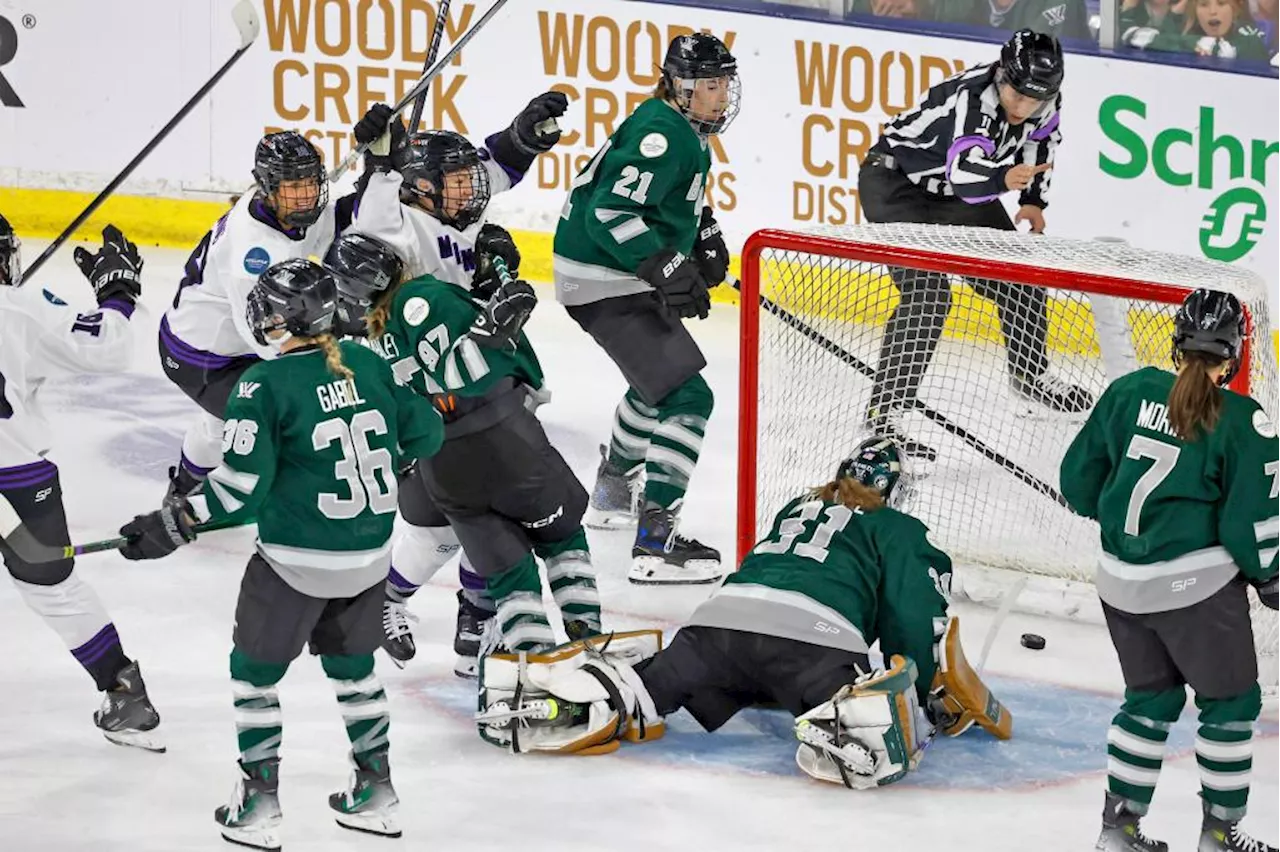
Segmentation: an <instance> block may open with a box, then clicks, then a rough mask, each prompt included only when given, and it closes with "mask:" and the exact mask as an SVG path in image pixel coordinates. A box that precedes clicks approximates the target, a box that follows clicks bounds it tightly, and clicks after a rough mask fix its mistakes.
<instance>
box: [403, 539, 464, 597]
mask: <svg viewBox="0 0 1280 852" xmlns="http://www.w3.org/2000/svg"><path fill="white" fill-rule="evenodd" d="M461 547H462V545H460V544H458V536H457V535H455V534H454V532H453V529H452V528H451V527H415V526H406V527H405V530H404V533H403V534H401V536H400V538H398V539H397V540H396V543H395V547H394V548H393V549H392V551H391V571H390V573H388V574H387V587H388V591H390V592H392V593H398V594H399V595H400V596H401V597H402V598H407V597H408V596H409V595H412V594H413V593H414V592H416V591H417V590H418V587H419V586H421V585H423V584H424V583H426V582H428V581H430V579H431V578H432V577H434V576H435V574H436V572H437V571H439V570H440V569H441V568H443V567H444V564H445V563H446V562H448V561H449V560H450V559H452V558H453V555H454V554H455V553H457V552H458V551H459V550H460V549H461Z"/></svg>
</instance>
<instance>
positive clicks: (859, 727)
mask: <svg viewBox="0 0 1280 852" xmlns="http://www.w3.org/2000/svg"><path fill="white" fill-rule="evenodd" d="M916 676H917V675H916V665H915V663H913V662H912V661H911V660H910V659H908V658H906V657H901V656H895V657H893V659H892V660H891V661H890V668H889V670H888V671H883V670H877V671H874V672H871V673H870V674H867V675H863V676H862V677H860V678H858V680H857V681H855V682H854V683H852V684H850V685H848V686H844V687H841V688H840V690H839V691H838V692H836V694H835V695H834V696H832V697H831V700H830V701H827V702H825V703H824V704H820V705H819V706H817V707H815V708H813V709H812V710H810V711H809V712H808V713H805V714H804V715H803V716H801V717H800V718H798V719H797V720H796V727H795V732H796V738H797V739H798V740H800V746H799V748H797V749H796V764H797V765H798V766H799V767H800V769H801V770H803V771H804V773H805V774H806V775H809V776H811V777H813V778H817V779H818V780H819V781H829V782H832V783H835V784H843V785H845V786H846V787H848V788H850V789H853V790H866V789H870V788H871V787H883V786H885V785H887V784H892V783H894V782H895V781H899V780H901V779H902V777H903V776H904V775H906V774H907V773H908V772H910V771H911V770H913V769H915V768H916V767H917V766H918V765H919V764H920V758H921V756H922V755H923V753H924V747H925V746H926V745H927V744H928V742H929V740H930V739H931V738H932V736H933V729H932V726H930V725H929V723H928V721H927V720H926V719H925V717H924V714H923V713H921V712H920V708H919V705H918V702H917V700H916Z"/></svg>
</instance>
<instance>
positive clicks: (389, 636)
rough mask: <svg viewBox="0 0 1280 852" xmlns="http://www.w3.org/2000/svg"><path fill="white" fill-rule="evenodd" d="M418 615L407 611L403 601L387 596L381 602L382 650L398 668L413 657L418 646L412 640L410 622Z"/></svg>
mask: <svg viewBox="0 0 1280 852" xmlns="http://www.w3.org/2000/svg"><path fill="white" fill-rule="evenodd" d="M417 620H418V617H417V616H416V615H414V614H413V613H411V612H409V609H408V607H407V606H406V604H405V602H404V601H395V600H392V599H391V598H387V599H386V600H384V601H383V602H382V633H383V635H382V650H384V651H386V652H387V656H388V657H390V658H391V662H393V663H395V664H396V666H398V667H399V668H404V667H405V664H406V663H408V662H409V661H410V660H412V659H413V656H414V654H416V653H418V647H417V646H416V645H415V644H414V642H413V631H412V629H411V628H410V626H409V625H410V623H411V622H416V621H417Z"/></svg>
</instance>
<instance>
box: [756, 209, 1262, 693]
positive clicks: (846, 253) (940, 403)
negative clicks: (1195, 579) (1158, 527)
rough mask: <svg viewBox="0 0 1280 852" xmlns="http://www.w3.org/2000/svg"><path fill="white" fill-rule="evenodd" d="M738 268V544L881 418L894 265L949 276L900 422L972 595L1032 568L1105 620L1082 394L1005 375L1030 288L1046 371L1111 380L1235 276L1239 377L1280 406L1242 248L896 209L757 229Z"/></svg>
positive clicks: (931, 302) (1039, 590)
mask: <svg viewBox="0 0 1280 852" xmlns="http://www.w3.org/2000/svg"><path fill="white" fill-rule="evenodd" d="M742 269H743V277H742V283H741V288H742V337H741V380H740V381H741V387H740V392H741V396H740V403H739V404H740V406H741V417H740V425H739V430H740V434H739V501H740V502H739V512H738V556H739V558H741V557H742V556H743V555H745V553H746V552H747V551H748V550H750V548H751V547H752V546H753V545H754V542H755V541H757V540H758V539H759V537H760V536H762V535H763V534H764V533H765V532H767V529H768V526H769V523H770V522H771V520H772V518H773V515H774V513H775V512H776V511H777V510H778V509H780V508H781V507H782V506H783V505H784V504H785V503H786V502H787V501H788V500H790V499H792V498H794V497H795V496H796V494H797V493H799V492H800V491H802V490H803V489H804V488H806V487H810V486H813V485H816V484H819V483H821V482H825V481H827V480H828V479H829V478H830V476H831V474H832V473H833V471H834V468H835V465H836V464H838V463H839V461H840V460H841V459H843V458H845V457H846V456H847V455H848V453H849V452H850V450H851V448H852V447H853V446H854V445H855V443H856V442H857V441H859V440H861V439H862V438H863V437H866V435H867V434H869V432H868V429H867V427H866V425H865V417H866V413H867V409H868V403H869V401H870V398H871V393H872V385H873V381H872V379H873V376H874V374H875V370H876V367H877V363H878V361H879V355H880V349H881V338H882V336H883V334H884V330H885V324H886V321H887V319H888V318H889V316H890V314H891V313H892V311H893V310H894V308H895V306H896V305H897V304H898V298H899V297H898V288H897V287H896V286H895V283H894V279H893V277H892V275H894V274H896V275H897V276H898V277H899V279H900V280H903V281H905V282H907V283H908V285H909V286H910V285H911V284H912V283H913V282H919V281H920V280H923V279H921V278H920V276H931V279H930V280H931V281H933V282H937V281H939V280H945V281H947V282H948V283H949V285H950V292H951V299H950V305H949V306H948V305H947V304H946V303H945V301H944V299H945V297H938V296H936V295H935V296H930V297H929V299H926V300H925V302H924V310H933V311H936V312H938V314H939V316H940V317H945V325H944V327H943V334H942V338H941V340H940V342H939V344H938V347H937V350H936V351H935V353H934V355H933V357H932V360H931V361H930V362H929V364H928V366H927V368H918V369H921V370H922V374H921V376H920V382H919V390H918V394H917V397H916V399H917V400H918V401H919V402H918V403H916V404H915V407H914V408H910V409H909V410H905V411H902V412H901V413H898V414H895V415H894V417H893V423H894V424H895V427H896V428H897V429H898V430H899V431H900V433H901V434H902V435H903V436H905V437H906V438H908V439H911V440H915V441H918V442H920V443H922V444H924V445H926V446H928V447H931V448H932V449H934V450H935V451H936V453H937V457H936V459H935V460H934V461H931V462H926V463H917V464H915V469H916V473H917V478H916V481H915V488H916V494H915V497H914V499H913V502H912V507H911V511H912V513H913V514H915V515H917V516H919V517H920V518H921V519H922V520H923V521H925V523H927V524H928V525H929V527H930V528H931V530H932V536H933V538H934V541H935V542H936V543H937V544H938V545H939V546H940V547H942V548H943V549H944V550H946V551H947V552H948V553H949V554H951V556H952V559H953V561H954V562H955V564H956V566H957V572H956V574H957V576H956V579H955V581H954V583H955V590H956V591H957V592H959V593H961V594H964V595H966V596H968V597H969V598H971V599H974V600H978V601H980V602H986V603H999V602H1000V600H1001V599H1002V597H1003V595H1004V594H1005V593H1006V592H1007V590H1008V589H1009V588H1010V587H1012V586H1014V585H1016V586H1017V587H1018V590H1019V591H1018V594H1017V600H1018V604H1017V607H1016V608H1018V609H1020V610H1028V611H1033V612H1041V613H1047V614H1055V615H1062V616H1067V617H1079V618H1084V619H1086V620H1096V621H1099V622H1100V621H1101V609H1100V607H1099V605H1098V603H1097V598H1096V594H1094V592H1093V588H1092V585H1091V583H1092V580H1093V576H1094V571H1095V568H1096V565H1097V558H1098V553H1099V544H1098V532H1097V528H1096V525H1095V524H1094V523H1093V522H1091V521H1088V520H1086V519H1084V518H1081V517H1079V516H1077V515H1075V514H1074V513H1073V512H1072V511H1071V510H1070V509H1069V508H1067V506H1066V504H1065V501H1064V500H1063V499H1062V497H1061V494H1060V493H1059V491H1058V466H1059V464H1060V462H1061V460H1062V457H1063V454H1064V453H1065V451H1066V449H1067V446H1068V445H1069V444H1070V443H1071V440H1072V438H1073V437H1074V436H1075V434H1076V433H1077V431H1078V430H1079V428H1080V426H1081V425H1082V424H1083V422H1084V419H1085V417H1086V413H1085V412H1080V413H1074V414H1073V413H1063V412H1061V411H1053V410H1050V408H1048V407H1046V406H1045V405H1042V404H1040V403H1039V402H1037V401H1032V400H1029V399H1028V398H1027V397H1026V396H1024V395H1023V394H1020V393H1018V392H1015V390H1014V389H1013V387H1012V385H1011V382H1010V378H1009V372H1010V368H1009V366H1008V358H1007V347H1006V345H1005V335H1004V331H1009V332H1010V333H1012V334H1018V333H1023V332H1025V331H1026V330H1027V329H1028V328H1034V327H1035V321H1036V315H1037V314H1038V313H1039V310H1038V308H1037V306H1036V300H1035V298H1034V297H1033V296H1032V295H1031V291H1032V290H1033V289H1034V288H1045V290H1044V292H1045V294H1046V295H1047V302H1046V313H1047V318H1048V323H1047V334H1046V335H1045V337H1044V341H1045V351H1046V352H1047V355H1048V361H1049V365H1050V366H1049V371H1048V376H1050V377H1051V379H1052V380H1056V382H1058V383H1061V384H1060V385H1059V386H1062V385H1068V386H1069V385H1074V386H1079V387H1081V388H1083V389H1085V390H1087V391H1088V392H1089V393H1090V394H1092V396H1093V397H1094V398H1095V399H1096V397H1097V396H1098V395H1100V394H1101V393H1102V391H1103V389H1104V388H1105V387H1106V385H1107V384H1108V382H1109V381H1110V380H1111V379H1114V378H1116V377H1118V376H1119V375H1122V374H1123V373H1125V372H1129V371H1131V370H1133V369H1137V368H1139V367H1142V366H1147V365H1156V366H1160V367H1164V368H1171V367H1172V363H1171V335H1172V330H1173V316H1174V314H1175V312H1176V310H1177V306H1178V304H1179V303H1181V301H1182V299H1183V297H1184V296H1185V295H1186V293H1188V292H1189V291H1190V290H1191V289H1193V288H1195V287H1211V288H1214V289H1219V290H1228V291H1230V292H1232V293H1234V294H1235V295H1236V296H1238V297H1239V298H1240V300H1241V302H1242V303H1243V304H1244V305H1245V306H1246V310H1247V312H1248V316H1249V320H1250V326H1251V329H1250V337H1249V341H1248V343H1247V344H1246V351H1245V360H1246V366H1245V367H1244V368H1242V369H1241V371H1240V373H1239V374H1238V375H1237V377H1236V378H1235V379H1234V380H1233V383H1232V387H1233V389H1235V390H1238V391H1241V392H1245V393H1249V394H1251V395H1252V396H1253V397H1254V398H1255V399H1257V400H1258V401H1259V402H1260V403H1261V404H1262V405H1263V407H1264V408H1265V409H1266V411H1267V413H1268V415H1269V416H1270V417H1271V418H1272V421H1273V422H1274V421H1275V419H1276V416H1277V382H1276V354H1275V352H1274V351H1273V343H1272V334H1273V326H1272V323H1271V319H1270V317H1269V312H1268V307H1267V294H1266V285H1265V283H1264V282H1263V281H1262V280H1261V279H1260V278H1259V277H1257V276H1256V275H1254V274H1253V273H1251V272H1249V271H1247V270H1244V269H1241V268H1239V267H1235V266H1230V265H1227V264H1222V263H1216V262H1210V261H1205V260H1198V259H1195V258H1191V257H1183V256H1179V255H1173V254H1165V253H1160V252H1151V251H1143V250H1139V249H1135V248H1132V247H1130V246H1128V245H1126V244H1124V243H1122V242H1108V241H1086V240H1070V239H1062V238H1057V237H1052V236H1048V235H1042V236H1037V237H1030V236H1026V235H1020V234H1016V233H1011V232H1001V231H992V230H987V229H977V228H960V227H949V226H932V225H910V224H895V225H859V226H854V227H846V228H837V229H818V230H814V231H808V232H804V233H791V232H784V231H760V232H757V233H756V234H754V235H752V237H751V238H750V239H749V240H748V241H747V244H746V246H745V249H744V251H743V265H742ZM891 270H893V272H892V273H891ZM1000 288H1003V292H1005V293H1007V294H1008V295H1007V296H1006V297H1005V301H1006V303H1007V305H1008V307H1007V309H1006V312H1005V316H1004V318H1003V322H1004V329H1003V330H1002V319H1001V315H1000V311H998V309H997V307H996V304H995V303H994V302H993V301H991V300H989V299H988V298H984V297H982V296H980V295H978V294H979V293H987V294H990V293H991V292H992V290H993V289H1000ZM937 289H940V288H937V287H936V286H934V287H933V288H932V289H931V290H930V292H934V291H936V290H937ZM1024 297H1025V298H1024ZM920 304H921V303H920V302H917V310H920ZM920 316H922V315H921V314H917V318H919V317H920ZM1023 339H1024V340H1025V339H1026V338H1025V336H1024V338H1023ZM1022 578H1025V580H1024V579H1022ZM1250 597H1251V600H1252V614H1253V622H1254V636H1255V641H1256V644H1257V647H1258V652H1259V671H1260V678H1259V679H1260V681H1261V682H1262V684H1263V687H1264V690H1266V691H1267V692H1268V694H1269V695H1270V696H1272V697H1274V696H1275V693H1276V681H1277V666H1276V663H1277V657H1276V644H1277V621H1276V618H1275V615H1276V614H1275V613H1274V612H1272V611H1271V610H1268V609H1266V608H1265V607H1263V606H1262V605H1261V604H1260V603H1258V602H1257V600H1256V598H1255V597H1254V596H1253V595H1252V593H1250Z"/></svg>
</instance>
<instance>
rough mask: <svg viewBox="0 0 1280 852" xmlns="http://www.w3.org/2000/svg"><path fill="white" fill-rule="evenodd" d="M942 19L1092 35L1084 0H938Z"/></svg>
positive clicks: (1061, 34)
mask: <svg viewBox="0 0 1280 852" xmlns="http://www.w3.org/2000/svg"><path fill="white" fill-rule="evenodd" d="M936 19H937V20H938V21H941V22H943V23H951V24H970V25H972V26H979V27H994V28H996V29H999V30H1009V31H1010V32H1013V31H1014V30H1022V29H1030V30H1035V31H1036V32H1040V33H1045V34H1046V35H1051V36H1054V37H1056V38H1078V39H1092V38H1093V35H1092V33H1091V32H1090V31H1089V10H1088V8H1087V7H1086V6H1085V0H939V4H938V11H937V15H936Z"/></svg>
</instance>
